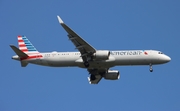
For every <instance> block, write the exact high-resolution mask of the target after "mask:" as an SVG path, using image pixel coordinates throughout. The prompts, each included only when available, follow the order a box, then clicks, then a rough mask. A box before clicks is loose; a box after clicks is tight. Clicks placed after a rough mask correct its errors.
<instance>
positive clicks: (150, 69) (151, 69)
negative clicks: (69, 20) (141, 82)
mask: <svg viewBox="0 0 180 111" xmlns="http://www.w3.org/2000/svg"><path fill="white" fill-rule="evenodd" d="M149 66H150V68H149V71H150V72H153V67H152V64H150V65H149Z"/></svg>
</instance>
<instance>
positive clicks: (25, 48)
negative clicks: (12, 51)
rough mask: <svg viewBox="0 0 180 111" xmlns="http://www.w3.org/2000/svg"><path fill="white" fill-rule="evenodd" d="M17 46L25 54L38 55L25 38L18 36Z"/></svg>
mask: <svg viewBox="0 0 180 111" xmlns="http://www.w3.org/2000/svg"><path fill="white" fill-rule="evenodd" d="M18 45H19V49H20V50H21V51H22V52H24V53H26V54H37V53H39V52H38V51H37V49H36V48H35V47H34V46H33V45H32V43H31V42H30V41H29V40H28V39H27V38H26V36H18Z"/></svg>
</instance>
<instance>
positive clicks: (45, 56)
mask: <svg viewBox="0 0 180 111" xmlns="http://www.w3.org/2000/svg"><path fill="white" fill-rule="evenodd" d="M136 52H138V53H136ZM139 52H140V53H139ZM159 52H160V51H156V50H145V51H144V50H143V51H142V50H126V51H111V54H110V57H109V59H108V60H101V61H97V60H94V61H89V64H90V66H89V68H91V67H92V68H109V67H114V66H123V65H150V64H152V65H156V64H163V63H167V62H169V61H170V60H171V58H170V57H169V56H167V55H165V54H160V53H159ZM41 54H42V57H41V58H35V59H26V60H23V61H24V62H28V63H32V64H37V65H43V66H51V67H76V66H77V67H81V68H85V67H84V64H83V60H82V58H81V54H80V53H79V52H51V53H41ZM12 58H13V59H16V60H18V56H13V57H12Z"/></svg>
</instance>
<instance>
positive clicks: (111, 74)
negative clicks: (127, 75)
mask: <svg viewBox="0 0 180 111" xmlns="http://www.w3.org/2000/svg"><path fill="white" fill-rule="evenodd" d="M119 78H120V73H119V71H118V70H108V71H107V73H105V74H104V79H107V80H117V79H119Z"/></svg>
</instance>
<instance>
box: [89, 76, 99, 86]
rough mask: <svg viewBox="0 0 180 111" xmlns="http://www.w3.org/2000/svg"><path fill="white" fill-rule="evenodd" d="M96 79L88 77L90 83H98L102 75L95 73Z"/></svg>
mask: <svg viewBox="0 0 180 111" xmlns="http://www.w3.org/2000/svg"><path fill="white" fill-rule="evenodd" d="M95 77H96V79H95V80H91V78H90V77H88V81H89V84H98V83H99V81H100V80H101V79H102V76H101V75H99V74H98V75H95Z"/></svg>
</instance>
